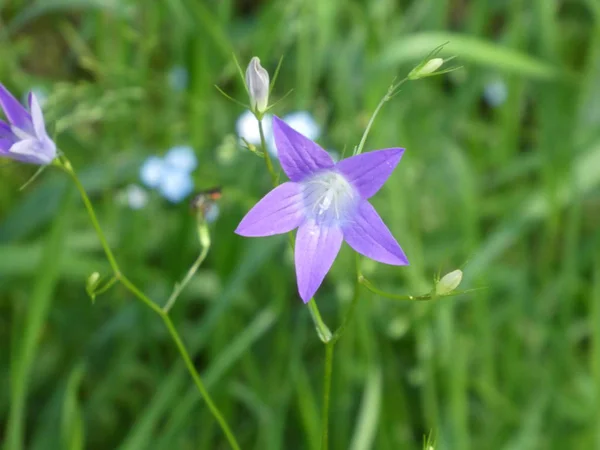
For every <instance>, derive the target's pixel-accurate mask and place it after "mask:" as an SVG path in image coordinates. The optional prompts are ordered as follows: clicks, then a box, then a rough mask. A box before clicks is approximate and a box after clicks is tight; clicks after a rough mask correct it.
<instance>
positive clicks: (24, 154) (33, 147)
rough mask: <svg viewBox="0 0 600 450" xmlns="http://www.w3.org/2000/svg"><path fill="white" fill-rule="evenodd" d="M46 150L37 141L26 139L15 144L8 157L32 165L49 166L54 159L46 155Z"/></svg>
mask: <svg viewBox="0 0 600 450" xmlns="http://www.w3.org/2000/svg"><path fill="white" fill-rule="evenodd" d="M45 150H46V149H44V148H43V146H42V144H41V143H40V141H38V140H37V139H25V140H22V141H19V142H17V143H15V144H14V145H13V146H12V147H11V148H10V149H9V153H8V154H7V156H9V157H11V158H13V159H16V160H18V161H22V162H27V163H32V164H40V165H43V164H49V163H50V162H52V160H53V159H54V157H53V156H51V155H46V151H45Z"/></svg>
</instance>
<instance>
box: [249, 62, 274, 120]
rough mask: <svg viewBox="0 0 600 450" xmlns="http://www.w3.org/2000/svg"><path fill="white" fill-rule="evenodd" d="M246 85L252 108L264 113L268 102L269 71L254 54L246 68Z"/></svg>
mask: <svg viewBox="0 0 600 450" xmlns="http://www.w3.org/2000/svg"><path fill="white" fill-rule="evenodd" d="M246 85H247V86H248V94H249V95H250V106H251V108H252V110H253V111H254V112H259V113H264V112H265V111H266V110H267V106H268V104H269V72H267V71H266V70H265V69H264V68H263V67H262V66H261V65H260V59H258V58H257V57H256V56H255V57H254V58H252V59H251V60H250V64H248V68H247V69H246Z"/></svg>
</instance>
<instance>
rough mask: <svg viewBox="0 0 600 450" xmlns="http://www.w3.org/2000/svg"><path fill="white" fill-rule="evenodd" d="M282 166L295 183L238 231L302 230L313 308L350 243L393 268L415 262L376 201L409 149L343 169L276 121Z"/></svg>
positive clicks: (365, 157) (303, 276)
mask: <svg viewBox="0 0 600 450" xmlns="http://www.w3.org/2000/svg"><path fill="white" fill-rule="evenodd" d="M273 132H274V135H275V144H276V145H277V150H278V153H279V161H280V162H281V167H282V168H283V170H284V172H285V173H286V175H287V176H288V177H289V179H290V181H288V182H286V183H283V184H281V185H280V186H277V187H276V188H275V189H273V190H272V191H271V192H269V193H268V194H267V195H266V196H265V197H263V198H262V199H261V200H260V201H259V202H258V203H257V204H256V205H255V206H254V208H252V209H251V210H250V211H249V212H248V214H246V216H245V217H244V218H243V219H242V221H241V223H240V224H239V226H238V227H237V229H236V231H235V232H236V233H237V234H239V235H241V236H247V237H256V236H272V235H275V234H282V233H287V232H289V231H292V230H293V229H295V228H298V233H297V235H296V248H295V252H294V253H295V255H294V259H295V265H296V277H297V280H298V292H299V294H300V297H301V298H302V300H303V301H304V303H307V302H308V301H309V300H310V299H311V297H313V295H314V294H315V292H316V291H317V289H318V288H319V286H320V285H321V283H322V282H323V279H324V278H325V275H326V274H327V272H328V271H329V269H330V268H331V266H332V264H333V261H334V260H335V258H336V256H337V254H338V252H339V250H340V247H341V245H342V241H343V240H345V241H346V242H347V243H348V244H349V245H350V247H352V248H353V249H354V250H356V251H357V252H359V253H361V254H363V255H365V256H367V257H369V258H371V259H374V260H375V261H379V262H382V263H386V264H392V265H398V266H402V265H407V264H408V260H407V258H406V256H405V255H404V252H403V251H402V249H401V248H400V245H398V243H397V242H396V240H395V239H394V237H393V236H392V233H390V231H389V230H388V228H387V227H386V225H385V224H384V223H383V221H382V220H381V218H380V217H379V214H377V212H376V211H375V208H373V206H371V204H370V203H369V202H368V199H369V198H370V197H372V196H373V195H374V194H375V193H376V192H377V191H379V189H380V188H381V187H382V186H383V184H384V183H385V181H386V180H387V178H388V177H389V176H390V175H391V173H392V171H393V170H394V168H395V167H396V165H397V164H398V162H399V161H400V158H401V157H402V154H403V153H404V149H402V148H391V149H386V150H377V151H372V152H369V153H362V154H359V155H356V156H352V157H350V158H346V159H344V160H342V161H340V162H338V163H337V164H336V163H334V162H333V160H332V159H331V156H329V154H328V153H327V152H326V151H325V150H323V149H322V148H321V147H319V146H318V145H317V144H315V143H314V142H313V141H311V140H310V139H308V138H306V137H305V136H303V135H302V134H300V133H298V132H297V131H294V130H293V129H292V128H291V127H290V126H288V125H287V124H286V123H285V122H284V121H282V120H281V119H279V118H278V117H274V118H273Z"/></svg>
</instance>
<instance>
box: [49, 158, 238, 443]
mask: <svg viewBox="0 0 600 450" xmlns="http://www.w3.org/2000/svg"><path fill="white" fill-rule="evenodd" d="M61 167H62V168H63V169H64V170H65V171H66V172H67V173H68V174H69V175H70V176H71V178H72V179H73V181H74V183H75V186H77V190H78V191H79V193H80V195H81V199H82V200H83V203H84V205H85V208H86V210H87V212H88V215H89V216H90V219H91V221H92V224H93V226H94V229H95V230H96V234H97V235H98V239H100V243H101V244H102V248H103V249H104V253H105V254H106V257H107V259H108V261H109V263H110V266H111V268H112V270H113V272H114V278H115V279H117V280H118V281H120V282H121V284H123V286H124V287H125V288H126V289H127V290H128V291H129V292H131V293H132V294H133V295H134V296H135V297H136V298H137V299H138V300H139V301H141V302H142V303H143V304H144V305H146V306H147V307H148V308H150V309H151V310H152V311H154V312H155V313H156V314H158V315H159V316H160V318H161V319H162V320H163V322H164V323H165V325H166V327H167V329H168V330H169V334H170V335H171V338H172V339H173V341H174V342H175V345H176V346H177V349H178V350H179V353H180V354H181V357H182V359H183V361H184V363H185V365H186V368H187V370H188V372H189V373H190V375H191V377H192V379H193V380H194V383H195V385H196V387H197V389H198V392H199V393H200V395H201V396H202V398H203V399H204V401H205V402H206V404H207V406H208V408H209V410H210V411H211V413H212V415H213V417H214V418H215V419H216V420H217V422H218V423H219V425H220V426H221V429H222V430H223V433H224V434H225V437H226V438H227V441H228V442H229V445H230V446H231V448H233V449H234V450H240V446H239V444H238V443H237V440H236V439H235V436H234V435H233V433H232V432H231V429H230V428H229V425H228V424H227V422H226V421H225V419H224V418H223V416H222V415H221V412H220V411H219V409H218V408H217V406H216V405H215V403H214V402H213V400H212V398H211V397H210V395H209V394H208V391H207V390H206V388H205V386H204V383H203V382H202V379H201V378H200V375H199V374H198V371H197V370H196V368H195V367H194V363H193V362H192V360H191V358H190V355H189V353H188V351H187V349H186V347H185V344H184V343H183V341H182V340H181V337H180V336H179V333H178V332H177V329H176V328H175V326H174V325H173V322H172V321H171V318H170V317H169V315H168V314H167V312H166V311H163V310H162V309H161V308H160V307H159V306H158V305H157V304H156V303H154V302H153V301H152V300H151V299H150V298H148V296H146V294H144V293H143V292H142V291H141V290H140V289H138V287H137V286H136V285H135V284H133V283H132V282H131V281H129V279H128V278H127V277H126V276H125V275H123V273H122V272H121V269H120V268H119V265H118V264H117V260H116V259H115V257H114V255H113V253H112V250H111V249H110V247H109V245H108V241H107V240H106V237H105V236H104V232H103V231H102V228H101V227H100V223H99V222H98V218H97V217H96V213H95V211H94V207H93V206H92V202H91V201H90V199H89V197H88V195H87V192H86V191H85V188H84V187H83V184H81V181H80V180H79V178H78V177H77V174H76V173H75V171H74V170H73V167H72V165H71V163H70V162H69V160H68V159H67V158H66V157H63V159H62V165H61ZM204 248H206V246H205V247H204Z"/></svg>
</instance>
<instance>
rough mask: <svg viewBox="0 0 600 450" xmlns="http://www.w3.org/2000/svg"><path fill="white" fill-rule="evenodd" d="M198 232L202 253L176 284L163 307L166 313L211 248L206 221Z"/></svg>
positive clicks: (199, 227)
mask: <svg viewBox="0 0 600 450" xmlns="http://www.w3.org/2000/svg"><path fill="white" fill-rule="evenodd" d="M198 234H199V237H200V242H201V245H202V250H200V255H198V258H196V261H194V264H192V266H191V267H190V270H188V272H187V274H186V275H185V277H184V278H183V280H181V282H180V283H177V284H176V285H175V288H174V289H173V293H172V294H171V296H170V297H169V300H167V303H166V304H165V306H163V308H162V310H163V312H164V313H165V314H168V313H169V311H170V310H171V308H172V307H173V305H174V304H175V301H176V300H177V298H178V297H179V294H181V292H182V291H183V290H184V289H185V287H186V286H187V284H188V283H189V282H190V280H191V279H192V278H193V276H194V275H195V274H196V272H197V271H198V269H199V268H200V266H201V265H202V263H203V262H204V260H205V259H206V255H208V250H209V249H210V236H209V234H208V231H207V229H206V224H205V223H204V222H202V223H201V224H200V225H199V226H198Z"/></svg>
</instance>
